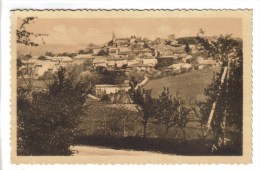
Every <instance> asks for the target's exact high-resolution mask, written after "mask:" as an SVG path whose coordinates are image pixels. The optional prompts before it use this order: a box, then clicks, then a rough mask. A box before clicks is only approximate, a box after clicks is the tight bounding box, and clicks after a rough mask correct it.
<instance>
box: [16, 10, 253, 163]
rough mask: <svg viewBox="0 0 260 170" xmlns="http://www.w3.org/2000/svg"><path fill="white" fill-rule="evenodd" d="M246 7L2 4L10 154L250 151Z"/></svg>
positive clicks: (244, 157) (114, 156)
mask: <svg viewBox="0 0 260 170" xmlns="http://www.w3.org/2000/svg"><path fill="white" fill-rule="evenodd" d="M251 15H252V13H251V11H250V10H209V11H207V10H201V11H196V10H186V11H185V10H178V11H177V10H176V11H167V10H166V11H163V10H154V11H146V10H144V11H135V10H131V11H120V10H119V11H113V10H112V11H102V10H97V11H95V10H93V11H91V10H90V11H87V10H86V11H85V10H82V11H47V10H46V11H32V10H29V11H12V14H11V21H12V26H11V30H12V32H11V50H12V51H11V55H12V61H11V65H12V113H11V114H12V120H11V130H12V134H11V137H12V142H11V146H12V153H11V155H12V158H11V160H12V162H13V163H17V164H19V163H25V164H34V163H42V164H47V163H63V164H69V163H84V164H88V163H97V164H102V163H111V164H116V163H120V164H129V163H132V164H146V163H149V164H175V163H243V164H244V163H250V162H251V157H252V155H251V132H252V130H251V125H252V120H251V56H252V54H251V52H252V51H251V48H252V44H251V43H252V42H251V41H252V37H251V34H252V28H251V27H252V23H251V17H252V16H251Z"/></svg>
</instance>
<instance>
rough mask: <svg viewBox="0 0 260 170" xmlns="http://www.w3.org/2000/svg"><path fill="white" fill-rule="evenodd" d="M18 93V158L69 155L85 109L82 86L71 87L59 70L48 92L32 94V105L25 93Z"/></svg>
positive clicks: (61, 70) (71, 84)
mask: <svg viewBox="0 0 260 170" xmlns="http://www.w3.org/2000/svg"><path fill="white" fill-rule="evenodd" d="M17 92H18V97H17V155H24V156H25V155H27V156H29V155H70V154H71V153H72V152H71V151H70V146H71V145H72V144H73V139H74V136H75V135H76V134H77V133H78V132H79V131H78V129H77V126H78V124H79V122H80V121H81V119H82V117H83V116H84V115H85V113H86V109H87V105H85V99H86V95H87V92H86V88H85V85H84V84H82V83H81V82H79V83H77V84H75V85H73V83H72V82H71V81H70V79H68V78H67V77H65V70H64V69H59V71H58V76H56V77H55V78H54V80H53V83H52V84H50V85H49V87H48V91H40V92H34V93H33V98H32V101H31V102H30V101H29V100H28V98H27V93H28V91H27V90H26V89H23V88H20V87H19V88H18V91H17Z"/></svg>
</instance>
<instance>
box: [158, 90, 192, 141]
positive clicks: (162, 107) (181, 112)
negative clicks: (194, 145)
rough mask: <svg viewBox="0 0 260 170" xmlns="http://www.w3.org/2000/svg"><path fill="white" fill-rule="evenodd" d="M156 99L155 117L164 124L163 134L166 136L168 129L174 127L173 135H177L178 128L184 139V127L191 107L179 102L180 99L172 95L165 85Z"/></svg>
mask: <svg viewBox="0 0 260 170" xmlns="http://www.w3.org/2000/svg"><path fill="white" fill-rule="evenodd" d="M156 101H157V102H156V108H157V111H156V114H155V118H156V119H157V121H158V122H159V123H160V124H162V125H163V126H164V128H165V134H164V136H165V137H167V134H168V131H169V129H170V128H173V127H175V130H176V133H175V137H177V135H178V130H179V129H180V130H181V131H182V133H183V137H184V139H186V136H185V128H186V124H187V123H188V121H189V114H190V112H191V109H190V108H187V107H185V106H184V105H183V104H181V101H180V99H177V98H175V97H172V95H171V94H170V91H169V88H166V87H164V89H163V91H162V92H161V94H160V95H159V98H158V99H157V100H156Z"/></svg>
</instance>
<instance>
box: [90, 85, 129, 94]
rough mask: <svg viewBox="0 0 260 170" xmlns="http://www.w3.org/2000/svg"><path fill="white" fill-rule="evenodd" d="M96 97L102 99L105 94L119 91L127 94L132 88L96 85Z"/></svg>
mask: <svg viewBox="0 0 260 170" xmlns="http://www.w3.org/2000/svg"><path fill="white" fill-rule="evenodd" d="M95 88H96V96H97V97H101V96H102V95H104V94H114V93H117V92H119V91H125V92H127V91H128V90H129V89H130V88H131V87H130V86H127V85H111V84H98V85H95Z"/></svg>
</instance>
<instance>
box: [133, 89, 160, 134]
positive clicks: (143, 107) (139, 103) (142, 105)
mask: <svg viewBox="0 0 260 170" xmlns="http://www.w3.org/2000/svg"><path fill="white" fill-rule="evenodd" d="M151 93H152V90H145V89H138V90H133V89H132V91H131V97H132V100H133V101H134V103H135V104H136V108H137V110H138V111H139V113H141V115H142V124H143V136H144V137H146V135H147V134H146V132H147V124H148V120H149V119H150V118H152V117H153V116H154V115H155V113H156V101H155V99H154V98H152V95H151Z"/></svg>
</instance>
